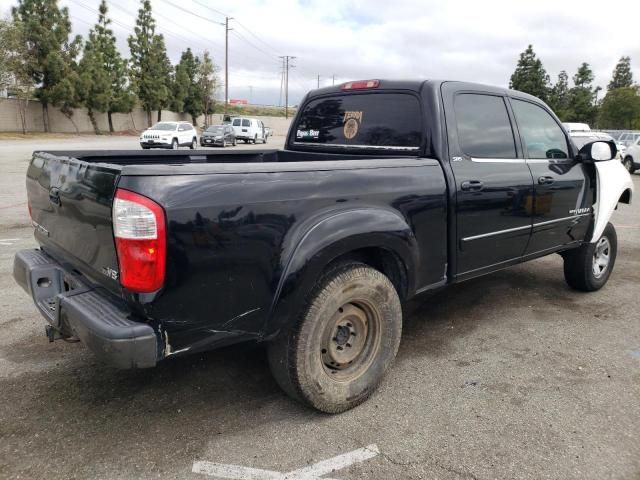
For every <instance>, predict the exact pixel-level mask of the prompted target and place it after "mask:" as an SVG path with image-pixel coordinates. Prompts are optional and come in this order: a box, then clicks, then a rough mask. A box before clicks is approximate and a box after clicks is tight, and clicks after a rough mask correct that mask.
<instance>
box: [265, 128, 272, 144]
mask: <svg viewBox="0 0 640 480" xmlns="http://www.w3.org/2000/svg"><path fill="white" fill-rule="evenodd" d="M272 135H273V130H271V127H267V126H266V125H265V127H264V138H265V143H267V142H266V139H268V138H269V137H270V136H272Z"/></svg>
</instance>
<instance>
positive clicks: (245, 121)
mask: <svg viewBox="0 0 640 480" xmlns="http://www.w3.org/2000/svg"><path fill="white" fill-rule="evenodd" d="M242 126H243V127H250V126H251V121H250V120H242Z"/></svg>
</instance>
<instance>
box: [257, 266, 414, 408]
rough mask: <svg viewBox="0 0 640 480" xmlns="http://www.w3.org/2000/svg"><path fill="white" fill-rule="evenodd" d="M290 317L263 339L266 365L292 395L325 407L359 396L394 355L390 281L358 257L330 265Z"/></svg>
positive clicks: (396, 310)
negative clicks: (295, 317) (288, 322)
mask: <svg viewBox="0 0 640 480" xmlns="http://www.w3.org/2000/svg"><path fill="white" fill-rule="evenodd" d="M307 305H308V306H307V307H306V309H305V310H304V312H303V313H302V315H301V317H300V318H299V320H298V321H297V323H296V324H295V325H293V326H292V327H291V328H290V329H289V330H288V331H287V332H283V333H282V334H281V335H280V337H279V338H278V339H276V340H275V341H274V342H272V343H271V344H270V345H269V349H268V352H269V365H270V367H271V372H272V373H273V375H274V377H275V379H276V381H277V382H278V384H279V385H280V386H281V387H282V389H283V390H284V391H285V392H287V393H288V394H289V395H290V396H291V397H293V398H295V399H297V400H299V401H301V402H302V403H305V404H307V405H309V406H311V407H314V408H316V409H318V410H320V411H322V412H326V413H339V412H343V411H346V410H349V409H350V408H353V407H355V406H357V405H359V404H360V403H362V402H364V401H365V400H366V399H367V398H368V397H369V396H370V395H371V393H373V392H374V391H375V389H376V388H377V386H378V385H379V383H380V381H381V380H382V378H383V377H384V375H385V373H386V372H387V371H388V370H389V367H390V366H391V364H392V363H393V360H394V359H395V356H396V353H397V351H398V346H399V345H400V336H401V333H402V309H401V306H400V299H399V298H398V294H397V292H396V290H395V288H394V286H393V284H392V283H391V281H390V280H389V279H388V278H387V277H386V276H385V275H383V274H382V273H381V272H379V271H378V270H375V269H373V268H371V267H369V266H367V265H364V264H361V263H356V262H353V263H348V264H341V265H337V266H335V267H333V268H331V269H329V270H328V271H327V272H325V274H324V275H323V276H322V277H321V278H320V280H319V281H318V282H317V284H316V287H315V289H314V290H313V291H312V293H311V294H310V297H309V299H308V303H307Z"/></svg>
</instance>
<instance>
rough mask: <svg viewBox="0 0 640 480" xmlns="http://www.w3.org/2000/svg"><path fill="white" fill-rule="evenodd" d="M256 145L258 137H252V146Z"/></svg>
mask: <svg viewBox="0 0 640 480" xmlns="http://www.w3.org/2000/svg"><path fill="white" fill-rule="evenodd" d="M256 143H258V135H257V134H256V135H254V136H253V144H254V145H255V144H256Z"/></svg>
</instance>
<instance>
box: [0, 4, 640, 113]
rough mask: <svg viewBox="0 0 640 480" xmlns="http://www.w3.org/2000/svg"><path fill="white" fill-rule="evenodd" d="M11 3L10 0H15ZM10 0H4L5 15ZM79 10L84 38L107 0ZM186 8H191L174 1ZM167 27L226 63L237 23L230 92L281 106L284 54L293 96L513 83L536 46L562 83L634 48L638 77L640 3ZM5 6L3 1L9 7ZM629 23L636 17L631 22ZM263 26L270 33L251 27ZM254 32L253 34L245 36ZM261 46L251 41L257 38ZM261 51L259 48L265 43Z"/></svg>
mask: <svg viewBox="0 0 640 480" xmlns="http://www.w3.org/2000/svg"><path fill="white" fill-rule="evenodd" d="M11 3H12V2H11ZM11 3H10V2H9V0H0V11H1V10H3V9H4V10H8V7H9V5H10V4H11ZM60 3H61V4H63V5H67V6H68V7H69V9H70V11H71V14H72V17H73V18H72V20H73V24H74V28H75V30H77V32H78V33H81V34H86V32H87V31H88V29H89V25H92V24H93V23H95V19H96V16H97V15H96V14H95V13H93V12H92V11H91V10H92V9H93V10H97V6H98V3H99V0H60ZM108 3H109V6H110V9H111V15H112V17H113V18H114V20H115V21H117V22H118V24H116V25H114V26H113V28H114V31H115V33H116V35H117V36H118V40H119V46H120V48H121V49H122V51H123V53H127V52H128V47H127V43H126V37H127V35H128V34H130V32H131V30H132V29H133V25H134V23H135V15H136V12H137V9H138V6H139V3H138V2H137V1H133V0H109V1H108ZM171 3H173V4H179V5H180V6H181V7H182V9H178V8H175V7H174V6H172V5H171ZM152 5H153V9H154V12H155V13H156V19H157V23H158V29H159V31H160V32H161V33H164V34H165V37H166V43H167V47H168V50H169V53H170V56H171V58H172V60H173V61H174V62H175V61H177V60H178V58H179V56H180V52H181V51H182V50H184V49H185V48H186V47H187V46H190V47H191V48H192V49H193V50H194V51H196V52H201V51H202V50H204V49H205V48H207V49H209V50H210V51H211V53H212V54H213V56H214V60H215V61H216V63H217V64H218V65H219V66H220V67H221V72H220V73H221V76H222V74H223V70H222V68H223V66H224V27H222V26H219V25H215V24H212V23H210V22H207V21H205V20H203V19H201V18H198V17H196V16H194V15H192V14H190V13H188V12H191V13H193V14H196V15H199V16H202V17H206V18H209V19H211V20H212V21H218V22H220V21H224V17H223V16H221V15H219V14H216V13H214V12H213V11H212V10H210V9H208V8H206V7H205V6H203V5H207V6H209V7H210V8H212V9H217V10H220V11H223V12H225V13H228V14H229V15H231V16H233V17H235V18H237V19H238V20H239V21H240V22H241V24H238V23H237V22H235V21H232V22H231V25H232V27H233V28H234V31H233V32H232V33H231V34H230V81H229V85H230V96H231V97H234V98H235V97H240V98H248V96H249V86H251V87H252V97H253V98H252V100H254V101H256V102H262V103H277V102H278V97H279V91H280V72H279V68H280V60H279V59H278V58H277V57H278V55H294V56H296V57H297V59H296V60H295V62H294V64H295V65H296V67H295V68H294V69H292V73H291V77H290V79H291V82H290V96H291V100H292V102H295V101H297V100H299V98H300V97H301V95H303V93H304V91H306V90H308V89H311V88H315V85H316V75H317V74H320V76H321V84H323V85H326V84H330V83H331V76H332V75H335V76H336V78H337V80H338V81H340V82H342V81H345V80H349V79H357V78H376V77H377V78H450V79H458V80H470V81H477V82H484V83H489V84H494V85H501V86H506V85H507V84H508V82H509V77H510V75H511V73H512V71H513V69H514V68H515V64H516V62H517V59H518V55H519V54H520V52H522V51H523V50H524V49H525V48H526V46H527V45H528V44H530V43H531V44H533V46H534V49H535V51H536V53H537V54H538V56H539V57H540V58H541V59H542V61H543V63H544V65H545V67H546V69H547V71H548V72H549V74H550V75H551V78H552V80H555V78H556V77H557V74H558V72H559V71H560V70H562V69H566V70H567V71H568V73H569V76H570V77H571V76H572V75H573V74H574V73H575V71H576V70H577V68H578V66H579V65H580V64H581V63H582V62H583V61H585V62H588V63H589V64H591V66H592V68H593V70H594V72H595V74H596V81H595V83H596V84H597V85H600V86H602V87H606V85H607V83H608V81H609V78H610V76H611V71H612V70H613V67H614V66H615V64H616V62H617V61H618V59H619V58H620V56H622V55H630V56H631V58H632V66H634V67H635V68H634V76H635V78H636V79H637V80H640V69H639V68H638V65H640V43H639V42H638V41H637V38H635V37H636V36H635V34H631V33H630V32H633V31H634V30H633V29H632V30H631V31H630V30H629V29H627V28H625V24H626V23H627V22H629V25H634V22H633V20H632V19H635V18H639V17H640V2H628V1H621V0H617V1H611V2H608V3H606V4H603V3H602V2H601V1H598V2H596V1H592V0H582V1H580V2H575V1H566V0H565V1H564V2H559V1H557V0H537V1H536V2H535V3H527V4H524V3H522V4H521V3H520V2H509V3H507V2H503V1H498V0H484V1H449V2H443V1H434V0H421V1H409V0H395V1H388V0H387V1H382V0H371V1H365V0H352V1H347V0H332V1H328V0H323V1H320V0H281V1H280V0H279V1H277V2H275V1H265V0H242V1H241V2H219V1H218V2H213V1H210V0H152ZM3 7H4V8H3ZM627 19H628V20H627ZM245 27H246V28H248V29H249V30H250V31H251V32H253V33H254V34H256V35H257V36H258V37H259V39H260V40H258V39H256V38H255V37H253V36H252V35H251V34H250V33H248V32H247V30H246V28H245ZM243 37H244V38H243ZM248 42H250V43H252V44H253V46H252V45H251V44H250V43H248ZM256 47H257V48H256Z"/></svg>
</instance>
